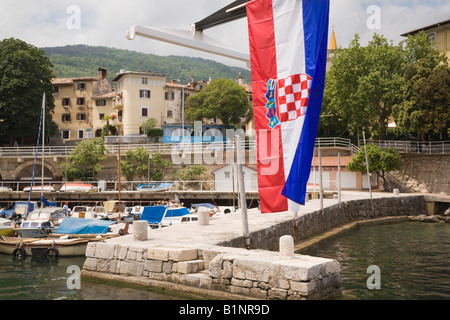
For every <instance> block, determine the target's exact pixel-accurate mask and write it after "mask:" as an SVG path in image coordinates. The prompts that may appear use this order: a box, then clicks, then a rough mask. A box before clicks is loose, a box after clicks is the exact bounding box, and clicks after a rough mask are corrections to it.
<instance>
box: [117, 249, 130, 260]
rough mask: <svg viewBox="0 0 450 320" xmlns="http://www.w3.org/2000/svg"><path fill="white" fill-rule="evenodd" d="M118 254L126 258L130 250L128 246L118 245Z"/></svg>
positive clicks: (122, 258) (119, 256)
mask: <svg viewBox="0 0 450 320" xmlns="http://www.w3.org/2000/svg"><path fill="white" fill-rule="evenodd" d="M118 247H119V248H118V254H117V258H118V259H120V260H125V258H126V257H127V252H128V246H118Z"/></svg>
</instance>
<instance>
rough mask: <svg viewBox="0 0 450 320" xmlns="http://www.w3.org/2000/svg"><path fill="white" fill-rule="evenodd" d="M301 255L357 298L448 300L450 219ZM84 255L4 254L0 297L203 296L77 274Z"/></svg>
mask: <svg viewBox="0 0 450 320" xmlns="http://www.w3.org/2000/svg"><path fill="white" fill-rule="evenodd" d="M302 254H308V255H313V256H320V257H326V258H333V259H336V260H338V261H339V262H340V264H341V277H342V289H343V293H344V295H345V296H346V297H350V298H356V299H359V300H385V299H388V300H429V299H438V300H448V299H450V264H449V261H450V224H441V223H419V222H408V223H399V224H391V225H378V226H362V227H359V228H358V229H354V230H351V231H348V232H346V233H344V234H341V235H339V236H337V237H334V238H330V239H327V240H324V241H322V242H321V243H319V244H318V245H317V246H315V247H313V248H309V249H307V250H306V251H303V252H302ZM84 260H85V257H73V258H69V257H60V258H57V259H48V258H45V257H40V258H38V257H26V258H23V259H14V258H12V257H11V256H9V255H6V254H0V300H139V301H140V300H173V299H176V300H184V299H198V298H199V297H195V296H186V294H183V295H180V294H179V293H177V292H168V291H165V290H159V289H155V288H146V287H145V288H144V287H142V286H134V285H130V284H123V283H122V284H121V283H109V282H105V281H99V280H95V281H94V280H91V279H87V280H86V279H84V278H83V277H82V278H79V277H78V278H77V272H79V271H80V270H81V268H82V266H83V263H84ZM77 279H78V280H79V282H78V283H77ZM377 285H378V288H377Z"/></svg>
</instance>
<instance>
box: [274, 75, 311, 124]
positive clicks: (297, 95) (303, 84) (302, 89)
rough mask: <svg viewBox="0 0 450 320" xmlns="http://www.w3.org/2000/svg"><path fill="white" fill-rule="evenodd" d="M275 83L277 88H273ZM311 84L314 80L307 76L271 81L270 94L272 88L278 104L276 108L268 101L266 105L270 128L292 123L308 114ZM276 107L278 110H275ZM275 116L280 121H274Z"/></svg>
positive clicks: (293, 76) (294, 76)
mask: <svg viewBox="0 0 450 320" xmlns="http://www.w3.org/2000/svg"><path fill="white" fill-rule="evenodd" d="M273 83H275V87H276V88H273ZM311 84H312V78H311V77H310V76H309V75H307V74H296V75H292V76H289V77H287V78H284V79H279V80H276V81H274V80H273V79H271V80H270V81H269V83H268V88H269V92H270V87H272V90H273V91H275V99H274V100H275V102H276V106H274V105H273V104H270V103H269V99H268V104H267V105H266V107H267V108H268V109H269V110H268V112H267V118H269V120H270V122H269V126H270V127H272V128H273V127H274V124H275V126H276V125H278V124H279V123H280V122H286V121H292V120H295V119H297V118H298V117H301V116H304V115H305V114H306V109H307V107H308V99H309V94H310V91H311ZM269 92H268V93H269ZM266 98H267V95H266ZM272 101H273V100H272ZM269 106H270V107H269ZM274 107H275V108H276V110H274ZM275 115H276V117H278V119H279V121H276V120H278V119H275V121H274V116H275Z"/></svg>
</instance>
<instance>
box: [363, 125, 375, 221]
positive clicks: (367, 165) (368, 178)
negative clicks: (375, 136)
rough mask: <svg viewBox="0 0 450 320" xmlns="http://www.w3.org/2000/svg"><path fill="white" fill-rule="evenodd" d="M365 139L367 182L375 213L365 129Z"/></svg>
mask: <svg viewBox="0 0 450 320" xmlns="http://www.w3.org/2000/svg"><path fill="white" fill-rule="evenodd" d="M363 140H364V153H365V154H366V170H367V183H368V184H369V193H370V202H371V203H372V214H373V213H375V211H374V209H373V199H372V186H371V185H370V175H369V161H368V160H367V148H366V135H365V132H364V131H363Z"/></svg>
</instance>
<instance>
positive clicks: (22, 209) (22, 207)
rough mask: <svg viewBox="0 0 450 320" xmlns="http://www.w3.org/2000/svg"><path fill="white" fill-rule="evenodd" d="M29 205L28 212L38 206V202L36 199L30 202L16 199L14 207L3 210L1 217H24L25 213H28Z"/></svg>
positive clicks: (17, 218)
mask: <svg viewBox="0 0 450 320" xmlns="http://www.w3.org/2000/svg"><path fill="white" fill-rule="evenodd" d="M27 206H28V212H31V211H33V210H35V209H37V208H38V203H37V202H36V201H31V202H30V203H29V204H28V202H27V201H16V202H15V203H14V208H12V209H10V210H3V211H2V212H1V213H0V217H3V218H12V219H16V220H19V219H21V218H22V216H23V215H25V214H26V213H27Z"/></svg>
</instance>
